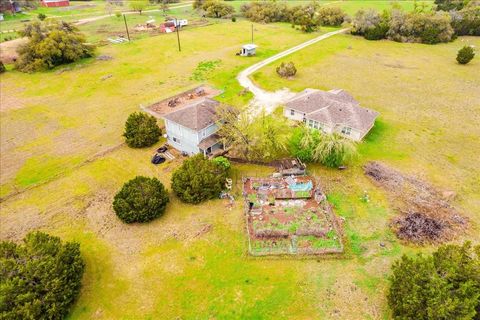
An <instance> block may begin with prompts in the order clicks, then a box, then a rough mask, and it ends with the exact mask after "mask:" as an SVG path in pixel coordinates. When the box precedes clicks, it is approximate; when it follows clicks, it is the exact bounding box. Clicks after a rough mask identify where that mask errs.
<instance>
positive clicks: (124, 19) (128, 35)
mask: <svg viewBox="0 0 480 320" xmlns="http://www.w3.org/2000/svg"><path fill="white" fill-rule="evenodd" d="M123 21H125V30H127V37H128V41H130V33H128V26H127V18H126V17H125V15H123Z"/></svg>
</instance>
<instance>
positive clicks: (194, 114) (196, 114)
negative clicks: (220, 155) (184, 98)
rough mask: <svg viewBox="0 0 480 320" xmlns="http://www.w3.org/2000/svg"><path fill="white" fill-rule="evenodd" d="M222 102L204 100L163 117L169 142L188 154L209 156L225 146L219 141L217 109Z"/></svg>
mask: <svg viewBox="0 0 480 320" xmlns="http://www.w3.org/2000/svg"><path fill="white" fill-rule="evenodd" d="M219 105H220V102H218V101H216V100H213V99H210V98H204V99H202V100H200V101H197V102H195V103H193V104H190V105H187V106H185V107H183V108H182V109H179V110H176V111H173V112H170V113H168V114H166V115H164V116H163V119H164V120H165V128H166V132H167V141H168V143H169V144H170V145H171V146H173V147H174V148H175V149H177V150H179V151H182V152H186V153H188V154H197V153H203V154H204V155H209V154H211V153H212V152H215V151H217V150H219V149H223V144H222V142H221V141H220V140H219V137H218V136H217V134H216V132H217V131H218V129H219V128H218V125H217V114H216V108H217V107H218V106H219Z"/></svg>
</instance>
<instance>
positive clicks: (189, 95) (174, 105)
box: [145, 86, 221, 116]
mask: <svg viewBox="0 0 480 320" xmlns="http://www.w3.org/2000/svg"><path fill="white" fill-rule="evenodd" d="M220 93H221V91H220V90H217V89H214V88H212V87H209V86H200V87H197V88H194V89H192V90H188V91H185V92H182V93H180V94H177V95H176V96H173V97H170V98H167V99H164V100H162V101H159V102H156V103H154V104H152V105H151V106H149V107H147V108H145V110H146V111H152V112H153V113H154V114H155V115H157V116H162V115H165V114H167V113H170V112H173V111H176V110H179V109H182V108H184V107H186V106H187V105H190V104H192V103H195V102H197V101H200V100H202V99H204V98H213V97H215V96H217V95H219V94H220Z"/></svg>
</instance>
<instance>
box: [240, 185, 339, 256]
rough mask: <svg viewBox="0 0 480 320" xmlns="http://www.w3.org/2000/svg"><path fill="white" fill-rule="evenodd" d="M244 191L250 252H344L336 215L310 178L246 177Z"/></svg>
mask: <svg viewBox="0 0 480 320" xmlns="http://www.w3.org/2000/svg"><path fill="white" fill-rule="evenodd" d="M243 192H244V196H245V214H246V221H247V232H248V237H249V253H250V254H251V255H254V256H262V255H317V254H327V253H341V252H343V244H342V237H341V232H340V230H339V227H338V223H337V221H336V217H335V215H334V213H333V211H332V209H331V207H330V205H329V204H328V202H327V201H326V200H324V197H321V198H320V199H321V200H319V201H317V200H315V197H314V196H313V195H314V194H319V193H321V191H320V190H319V187H318V186H317V185H316V183H315V181H314V180H313V179H312V178H310V177H297V178H295V179H293V180H292V178H264V179H258V178H246V179H244V185H243Z"/></svg>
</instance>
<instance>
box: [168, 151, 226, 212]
mask: <svg viewBox="0 0 480 320" xmlns="http://www.w3.org/2000/svg"><path fill="white" fill-rule="evenodd" d="M227 171H228V170H227V169H225V165H224V164H223V163H219V162H218V161H212V160H208V159H207V158H205V157H204V156H203V155H202V154H198V155H196V156H193V157H191V158H189V159H187V160H185V161H184V162H183V164H182V166H181V167H180V168H178V169H177V170H176V171H175V172H174V173H173V175H172V189H173V191H174V192H175V194H176V195H177V196H178V197H179V198H180V200H182V201H183V202H186V203H194V204H197V203H200V202H202V201H205V200H208V199H212V198H216V197H218V195H219V194H220V192H221V191H222V190H223V188H224V185H225V179H226V178H227Z"/></svg>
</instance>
